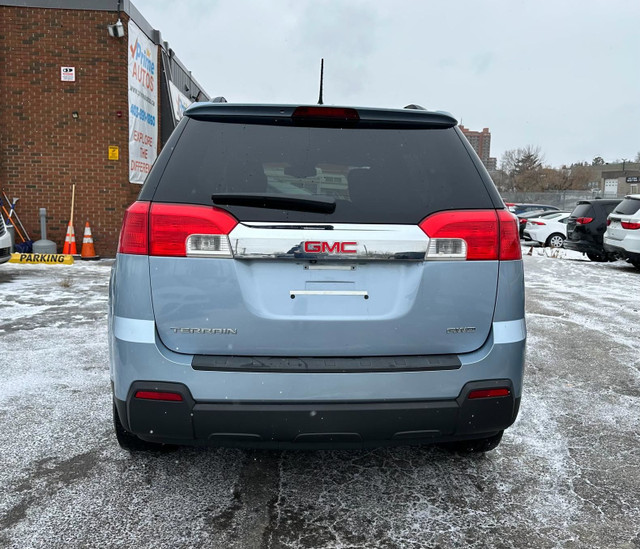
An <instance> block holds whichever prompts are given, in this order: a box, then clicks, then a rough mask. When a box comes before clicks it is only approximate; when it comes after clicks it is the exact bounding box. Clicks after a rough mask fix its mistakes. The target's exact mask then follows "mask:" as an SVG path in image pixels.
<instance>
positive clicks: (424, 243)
mask: <svg viewBox="0 0 640 549" xmlns="http://www.w3.org/2000/svg"><path fill="white" fill-rule="evenodd" d="M229 239H230V241H231V249H232V251H233V257H234V258H235V259H297V260H318V259H322V260H333V261H335V260H337V261H362V260H383V261H389V260H400V261H424V256H425V253H426V251H427V248H428V245H429V238H428V237H427V235H426V234H425V233H424V232H423V231H422V229H420V227H418V226H417V225H370V224H366V225H365V224H348V223H334V224H327V223H264V222H260V223H257V222H256V223H240V224H238V225H237V226H236V227H235V228H234V229H233V231H231V233H230V234H229Z"/></svg>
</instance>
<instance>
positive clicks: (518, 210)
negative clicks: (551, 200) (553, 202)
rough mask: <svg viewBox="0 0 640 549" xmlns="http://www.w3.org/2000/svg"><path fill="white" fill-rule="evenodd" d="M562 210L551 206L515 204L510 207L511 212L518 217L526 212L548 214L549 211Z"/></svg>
mask: <svg viewBox="0 0 640 549" xmlns="http://www.w3.org/2000/svg"><path fill="white" fill-rule="evenodd" d="M559 209H560V208H556V207H555V206H550V205H549V204H514V205H513V206H510V207H509V211H511V212H513V213H514V214H516V215H520V214H522V213H525V212H533V211H542V212H547V211H549V210H559Z"/></svg>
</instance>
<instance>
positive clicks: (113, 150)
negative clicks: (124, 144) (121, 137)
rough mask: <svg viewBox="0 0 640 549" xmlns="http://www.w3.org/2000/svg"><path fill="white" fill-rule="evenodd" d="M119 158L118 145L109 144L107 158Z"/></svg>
mask: <svg viewBox="0 0 640 549" xmlns="http://www.w3.org/2000/svg"><path fill="white" fill-rule="evenodd" d="M119 158H120V147H115V146H113V145H109V160H118V159H119Z"/></svg>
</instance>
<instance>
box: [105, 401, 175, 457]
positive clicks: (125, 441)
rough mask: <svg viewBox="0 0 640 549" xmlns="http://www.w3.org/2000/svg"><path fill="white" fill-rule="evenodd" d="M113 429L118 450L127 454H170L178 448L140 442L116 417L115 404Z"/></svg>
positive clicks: (114, 405) (114, 407) (114, 406)
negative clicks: (120, 449) (118, 446)
mask: <svg viewBox="0 0 640 549" xmlns="http://www.w3.org/2000/svg"><path fill="white" fill-rule="evenodd" d="M113 427H114V429H115V431H116V439H118V444H119V445H120V448H122V449H123V450H126V451H127V452H131V453H136V452H172V451H174V450H176V449H177V448H178V447H177V446H173V445H171V444H160V443H157V442H147V441H146V440H142V439H141V438H138V437H137V436H136V435H134V434H133V433H130V432H129V431H127V430H126V429H125V428H124V425H122V422H121V421H120V416H119V415H118V409H117V408H116V404H115V402H114V403H113Z"/></svg>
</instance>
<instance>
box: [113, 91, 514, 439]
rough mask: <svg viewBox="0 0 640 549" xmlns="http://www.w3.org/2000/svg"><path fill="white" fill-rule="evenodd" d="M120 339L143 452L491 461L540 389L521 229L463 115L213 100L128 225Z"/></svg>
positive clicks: (126, 402)
mask: <svg viewBox="0 0 640 549" xmlns="http://www.w3.org/2000/svg"><path fill="white" fill-rule="evenodd" d="M498 274H499V276H498ZM109 326H110V329H109V334H110V336H109V337H110V351H111V354H110V356H111V358H110V361H111V380H112V384H113V396H114V401H113V404H114V405H113V411H114V424H115V429H116V435H117V438H118V441H119V443H120V445H121V446H122V447H124V448H126V449H128V450H136V449H148V448H156V447H158V444H161V443H171V444H198V445H201V444H209V445H218V446H220V445H224V446H257V447H267V448H291V447H293V448H296V447H316V448H317V447H327V446H329V447H336V446H338V447H343V446H347V447H350V446H351V447H353V446H355V447H363V446H375V445H397V444H423V443H434V442H437V443H449V444H453V445H454V447H455V448H461V449H464V450H469V451H486V450H490V449H492V448H494V447H495V446H496V445H497V444H498V443H499V441H500V438H501V436H502V433H503V431H504V429H506V428H507V427H508V426H510V425H511V424H512V423H513V421H514V420H515V418H516V415H517V413H518V407H519V402H520V396H521V390H522V376H523V364H524V348H525V339H526V328H525V319H524V277H523V266H522V258H521V248H520V245H519V239H518V226H517V221H516V218H515V216H514V215H513V214H511V213H509V212H508V211H507V210H506V209H505V208H504V205H503V203H502V200H501V198H500V195H499V194H498V192H497V190H496V188H495V187H494V185H493V183H492V181H491V178H490V177H489V175H488V173H487V172H486V170H485V169H484V168H483V166H482V163H481V162H480V160H479V158H478V157H477V155H476V154H475V153H474V151H473V149H472V148H471V146H470V145H469V143H468V142H467V140H466V139H465V138H464V136H463V134H462V133H461V132H460V129H459V128H458V127H457V122H456V120H455V119H453V118H452V117H451V116H450V115H447V114H445V113H441V112H430V111H426V110H412V109H398V110H387V109H384V110H383V109H373V108H358V109H355V108H342V107H326V106H317V105H314V106H300V107H296V106H287V105H273V106H269V105H253V106H251V105H234V104H231V103H195V104H194V105H192V106H191V107H190V108H189V109H187V110H186V112H185V116H184V118H183V120H182V121H181V122H180V125H179V126H178V127H177V128H176V129H175V130H174V132H173V134H172V136H171V138H170V140H169V142H168V143H167V146H165V148H164V149H163V150H162V152H161V154H160V155H159V157H158V159H157V160H156V162H155V164H154V167H153V169H152V170H151V172H150V173H149V175H148V177H147V179H146V182H145V184H144V186H143V187H142V190H141V192H140V195H139V197H138V200H137V201H136V202H135V203H134V204H132V205H131V206H130V207H129V208H128V209H127V211H126V213H125V217H124V221H123V226H122V232H121V235H120V241H119V249H118V254H117V259H116V262H115V264H114V267H113V271H112V278H111V284H110V306H109Z"/></svg>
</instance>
